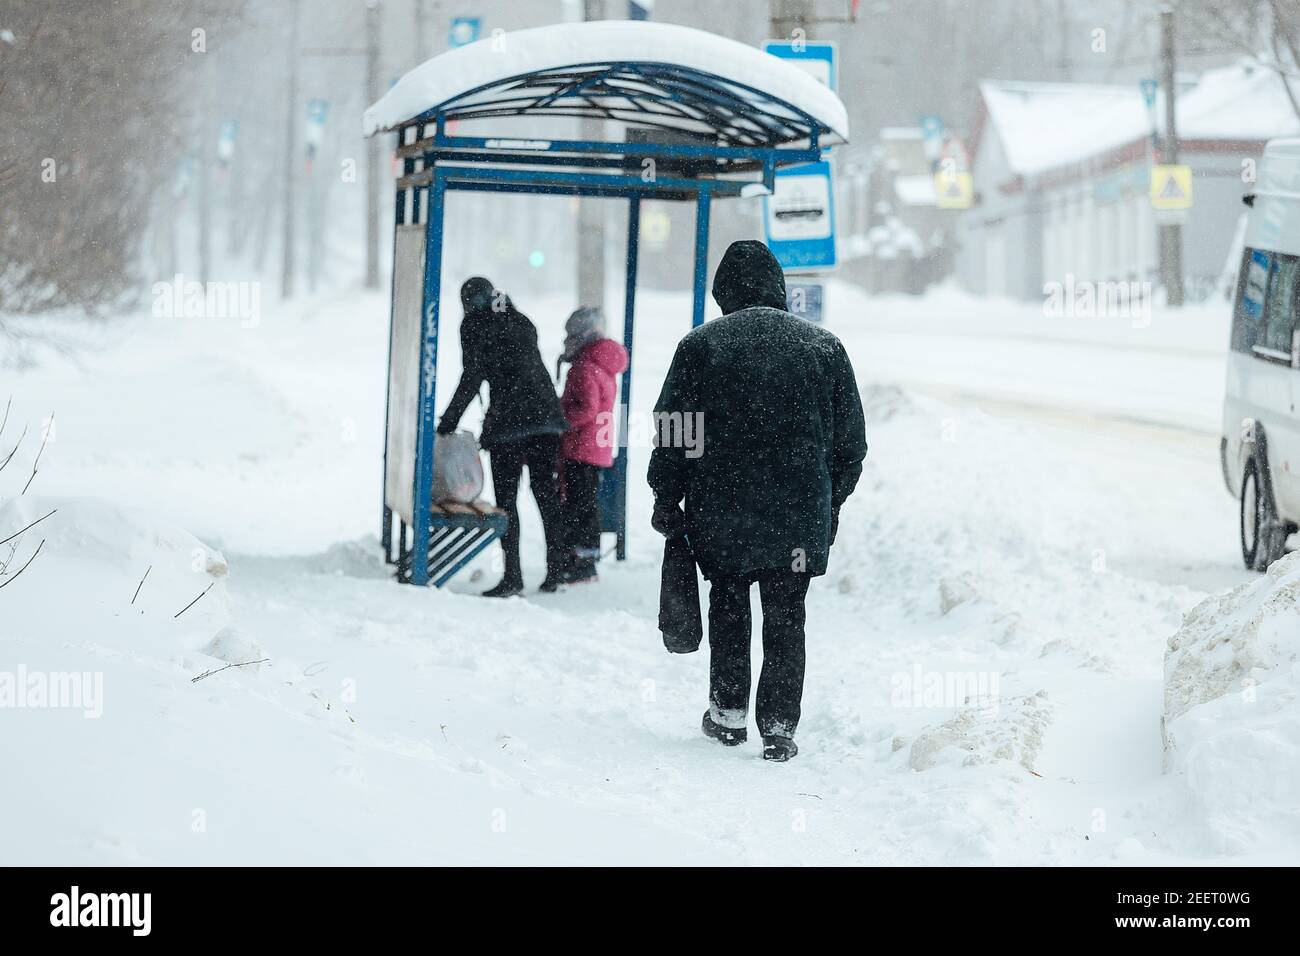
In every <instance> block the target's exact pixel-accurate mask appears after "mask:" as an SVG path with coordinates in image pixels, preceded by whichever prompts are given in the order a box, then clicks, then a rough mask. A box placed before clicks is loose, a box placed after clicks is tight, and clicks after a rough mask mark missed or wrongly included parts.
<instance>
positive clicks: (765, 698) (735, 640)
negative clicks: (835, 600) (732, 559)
mask: <svg viewBox="0 0 1300 956" xmlns="http://www.w3.org/2000/svg"><path fill="white" fill-rule="evenodd" d="M810 578H811V575H809V574H807V573H798V572H794V571H756V572H752V573H748V574H735V575H732V574H726V575H715V576H714V577H713V578H711V579H710V581H709V584H710V588H709V705H710V706H709V712H710V714H711V715H712V717H713V720H714V721H715V722H717V723H719V724H722V725H723V726H724V727H734V728H739V727H744V726H745V724H746V722H747V720H748V713H749V686H750V673H749V639H750V628H751V624H752V621H751V619H750V613H749V588H750V585H752V584H754V583H755V582H757V583H758V594H759V600H760V602H761V604H762V607H763V669H762V671H761V672H760V674H759V676H758V702H757V703H758V708H757V709H758V714H757V717H758V732H759V733H760V734H762V735H763V736H764V737H771V736H780V737H793V736H794V732H795V729H796V728H797V727H798V726H799V703H800V700H801V699H802V697H803V672H804V599H805V598H806V597H807V596H808V582H809V580H810Z"/></svg>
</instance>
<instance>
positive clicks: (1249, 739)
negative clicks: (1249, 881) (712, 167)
mask: <svg viewBox="0 0 1300 956" xmlns="http://www.w3.org/2000/svg"><path fill="white" fill-rule="evenodd" d="M1298 694H1300V553H1296V554H1292V555H1289V556H1288V557H1286V558H1284V559H1282V560H1281V561H1278V562H1276V563H1274V565H1273V566H1272V567H1271V568H1270V569H1269V571H1268V573H1267V574H1266V575H1265V576H1264V577H1263V578H1261V579H1260V580H1258V581H1255V582H1251V583H1249V584H1243V585H1241V586H1240V587H1237V588H1234V589H1233V590H1231V591H1228V592H1226V593H1224V594H1220V595H1217V596H1215V597H1211V598H1207V599H1206V600H1204V601H1202V602H1201V603H1200V604H1198V605H1197V606H1196V607H1195V608H1193V609H1192V610H1191V611H1190V612H1189V613H1188V614H1187V616H1186V618H1185V620H1184V622H1183V626H1182V627H1181V628H1180V629H1179V630H1178V632H1177V633H1176V634H1174V636H1173V637H1171V638H1170V639H1169V645H1168V649H1167V651H1166V653H1165V684H1164V698H1165V699H1164V714H1163V717H1162V719H1161V722H1162V727H1163V731H1164V741H1165V768H1166V770H1167V771H1168V772H1169V773H1170V774H1172V775H1173V776H1174V777H1175V779H1176V781H1177V782H1178V784H1179V785H1180V786H1181V789H1182V797H1183V803H1184V808H1185V810H1186V811H1187V812H1188V813H1189V815H1191V816H1192V817H1193V818H1194V819H1195V822H1196V823H1198V824H1199V829H1200V830H1201V831H1202V836H1203V838H1204V839H1205V841H1206V842H1207V843H1208V844H1209V849H1211V850H1213V851H1214V852H1219V853H1241V852H1247V851H1249V850H1251V849H1253V848H1255V847H1258V846H1260V845H1262V844H1263V843H1264V842H1266V841H1267V839H1268V834H1269V833H1270V831H1271V830H1272V829H1273V828H1275V827H1281V828H1283V829H1285V830H1286V831H1287V832H1289V833H1290V834H1291V836H1292V837H1294V835H1295V833H1296V832H1297V821H1296V808H1297V807H1300V706H1298V705H1297V696H1298Z"/></svg>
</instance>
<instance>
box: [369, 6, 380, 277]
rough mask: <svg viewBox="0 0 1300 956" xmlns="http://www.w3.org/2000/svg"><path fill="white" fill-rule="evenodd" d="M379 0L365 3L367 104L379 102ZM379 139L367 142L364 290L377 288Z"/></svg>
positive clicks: (376, 137) (373, 137)
mask: <svg viewBox="0 0 1300 956" xmlns="http://www.w3.org/2000/svg"><path fill="white" fill-rule="evenodd" d="M379 95H380V94H379V0H366V105H370V104H371V103H375V102H377V101H378V100H379ZM378 193H379V137H378V136H371V137H370V139H369V140H367V142H366V288H367V289H378V288H379V195H378Z"/></svg>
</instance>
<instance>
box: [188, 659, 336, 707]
mask: <svg viewBox="0 0 1300 956" xmlns="http://www.w3.org/2000/svg"><path fill="white" fill-rule="evenodd" d="M270 659H271V658H269V657H263V658H262V659H261V660H258V661H239V662H237V663H234V664H227V665H226V666H225V667H218V668H216V669H215V670H210V671H204V672H203V673H202V674H200V675H199V676H198V677H191V678H190V683H191V684H197V683H198V682H199V681H201V680H203V678H205V677H211V676H212V675H213V674H220V673H221V672H222V671H228V670H230V668H232V667H247V666H249V665H250V664H265V663H266V662H267V661H269V660H270ZM354 723H355V721H354Z"/></svg>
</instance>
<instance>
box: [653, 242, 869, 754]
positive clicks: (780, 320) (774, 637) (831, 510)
mask: <svg viewBox="0 0 1300 956" xmlns="http://www.w3.org/2000/svg"><path fill="white" fill-rule="evenodd" d="M713 298H714V299H715V300H716V301H717V303H718V305H719V307H720V308H721V309H722V311H723V313H724V315H723V317H722V318H720V319H717V320H715V321H712V322H708V323H706V324H705V325H703V326H701V327H700V328H698V329H695V330H694V331H693V332H691V333H690V334H689V335H687V336H686V337H685V338H683V339H682V340H681V342H680V343H679V344H678V346H677V353H676V355H675V356H674V357H673V363H672V367H671V368H670V369H669V371H668V378H667V379H666V380H665V382H664V386H663V391H662V392H661V393H660V395H659V402H658V404H657V405H656V406H655V412H656V416H657V419H656V420H657V421H658V423H659V442H658V443H657V445H656V448H655V449H654V451H653V452H652V453H651V456H650V474H649V480H650V487H651V489H652V490H653V491H654V494H655V511H654V521H653V523H654V526H655V528H656V529H657V530H659V531H660V532H661V533H663V534H665V535H667V536H669V537H672V536H675V535H678V534H685V535H686V536H687V539H688V540H689V542H690V546H691V550H692V552H693V553H694V556H695V560H696V561H697V562H698V564H699V566H700V570H701V571H702V572H703V574H704V577H705V578H707V579H708V581H709V584H710V589H709V648H710V660H709V709H708V711H706V712H705V714H704V721H703V729H704V732H705V733H706V734H707V735H708V736H710V737H713V738H715V739H717V740H719V741H721V742H722V743H724V744H729V745H734V744H740V743H743V742H744V740H745V739H746V735H747V731H746V725H747V723H748V713H749V687H750V673H749V641H750V610H749V589H750V585H751V584H753V583H754V582H757V583H758V587H759V597H760V599H761V602H762V606H763V670H762V673H761V674H760V675H759V679H758V700H757V710H758V713H757V718H758V730H759V733H760V734H761V735H762V737H763V757H764V758H765V759H769V760H788V759H789V758H790V757H793V756H794V755H795V754H796V753H797V752H798V748H797V747H796V746H795V743H794V740H793V737H794V733H795V728H796V727H797V726H798V723H799V708H800V699H801V697H802V695H803V675H804V599H805V597H806V596H807V592H808V583H809V581H810V580H811V579H812V578H813V577H814V576H816V575H819V574H825V573H826V563H827V558H828V556H829V553H830V546H831V542H832V541H834V539H835V532H836V529H837V527H838V524H839V513H840V506H841V505H843V504H844V501H845V500H846V499H847V498H848V497H849V495H850V494H852V492H853V488H854V486H855V485H857V483H858V478H859V476H860V475H861V474H862V459H863V458H864V457H865V456H866V453H867V442H866V434H865V424H864V421H863V415H862V402H861V399H860V398H859V395H858V387H857V381H856V379H855V377H854V374H853V367H852V365H851V364H850V363H849V357H848V354H847V353H846V352H845V350H844V346H843V345H842V344H841V343H840V340H839V339H837V338H836V337H835V336H834V335H832V334H831V333H830V332H827V331H825V330H824V329H820V328H818V327H817V326H815V325H812V324H810V323H808V322H805V321H803V320H802V319H798V318H796V317H795V316H793V315H791V314H790V313H789V312H787V311H786V310H785V307H786V301H785V277H784V276H783V275H782V273H781V267H780V265H779V264H778V263H777V261H776V258H775V257H774V256H773V255H772V253H771V252H770V251H768V249H767V247H766V246H764V245H763V244H762V243H760V242H754V241H751V240H746V241H742V242H736V243H732V245H731V247H730V248H729V249H728V250H727V252H726V255H725V256H723V259H722V262H721V264H720V265H719V266H718V271H717V273H716V274H715V275H714V279H713ZM697 413H698V414H700V415H702V422H703V427H704V441H703V446H702V449H699V448H698V446H697V447H696V449H694V450H689V449H687V448H684V447H674V444H675V443H674V442H673V441H672V440H671V439H672V436H671V434H666V432H669V431H671V425H673V424H675V423H677V422H679V421H681V420H682V418H679V417H678V416H683V417H685V416H689V415H694V414H697ZM665 439H668V440H665ZM678 444H680V443H678ZM688 451H690V453H688ZM683 498H684V499H685V501H686V510H685V513H684V514H683V512H682V510H681V508H680V507H679V503H680V502H681V501H682V499H683Z"/></svg>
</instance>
